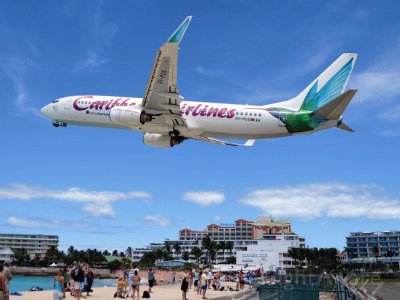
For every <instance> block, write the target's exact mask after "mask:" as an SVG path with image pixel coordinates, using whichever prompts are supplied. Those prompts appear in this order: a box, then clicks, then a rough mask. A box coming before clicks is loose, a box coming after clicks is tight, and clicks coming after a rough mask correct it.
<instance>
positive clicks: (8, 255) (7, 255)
mask: <svg viewBox="0 0 400 300" xmlns="http://www.w3.org/2000/svg"><path fill="white" fill-rule="evenodd" d="M13 257H14V252H13V251H12V250H11V249H10V248H9V247H6V248H0V262H5V261H7V260H9V261H12V260H13Z"/></svg>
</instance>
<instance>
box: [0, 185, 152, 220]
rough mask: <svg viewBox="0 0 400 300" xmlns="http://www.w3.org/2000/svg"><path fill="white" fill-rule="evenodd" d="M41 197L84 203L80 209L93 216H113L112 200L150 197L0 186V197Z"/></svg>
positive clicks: (20, 198)
mask: <svg viewBox="0 0 400 300" xmlns="http://www.w3.org/2000/svg"><path fill="white" fill-rule="evenodd" d="M43 198H49V199H56V200H61V201H71V202H82V203H86V205H84V206H83V208H82V210H83V211H85V212H87V213H89V214H90V215H92V216H95V217H100V216H105V217H114V216H115V211H114V209H113V207H112V206H111V203H112V202H115V201H121V200H129V199H141V200H145V201H148V200H149V199H150V198H151V194H149V193H147V192H143V191H132V192H127V193H123V192H109V191H88V190H85V189H80V188H76V187H72V188H69V189H66V190H53V189H48V188H43V187H38V186H29V185H24V184H10V185H8V186H5V187H0V199H19V200H24V201H28V200H34V199H43Z"/></svg>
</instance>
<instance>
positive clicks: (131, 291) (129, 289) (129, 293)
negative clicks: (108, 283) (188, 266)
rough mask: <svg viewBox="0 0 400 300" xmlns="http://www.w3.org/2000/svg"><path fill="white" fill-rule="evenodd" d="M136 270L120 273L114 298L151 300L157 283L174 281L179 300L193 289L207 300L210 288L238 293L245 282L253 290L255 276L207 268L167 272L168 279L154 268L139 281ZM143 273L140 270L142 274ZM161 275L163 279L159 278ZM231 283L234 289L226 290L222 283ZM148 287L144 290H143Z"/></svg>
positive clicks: (162, 272) (133, 268)
mask: <svg viewBox="0 0 400 300" xmlns="http://www.w3.org/2000/svg"><path fill="white" fill-rule="evenodd" d="M139 272H140V271H139V269H138V268H137V267H136V266H131V268H130V269H129V270H125V271H123V272H121V273H120V277H119V278H118V282H117V290H116V292H115V293H114V298H117V297H118V298H130V297H131V298H132V299H135V297H137V298H138V299H139V298H140V297H142V298H150V294H151V293H153V287H154V285H156V284H158V285H160V284H172V285H174V284H176V282H177V279H178V281H180V283H181V284H180V289H181V292H182V300H188V298H187V297H188V293H189V291H190V290H192V289H193V292H194V293H195V294H196V295H199V296H201V297H202V299H207V298H206V294H207V290H209V289H213V290H214V291H224V290H229V291H240V290H243V289H244V286H245V283H247V284H248V285H249V287H250V288H252V281H253V278H254V274H253V273H251V272H248V273H247V274H246V273H244V272H242V271H240V272H236V273H229V274H228V273H225V274H224V273H222V272H214V273H213V272H212V271H211V270H210V269H204V270H201V269H193V270H185V271H181V272H179V273H178V274H177V272H176V271H175V270H169V271H167V272H168V273H167V274H169V278H167V277H166V276H165V275H166V271H157V270H155V269H153V268H150V269H148V270H147V282H146V281H145V280H142V278H141V277H140V274H139ZM142 274H143V271H142ZM158 274H159V275H160V277H162V278H163V279H162V280H160V281H157V280H156V277H158ZM161 274H162V276H161ZM226 281H230V282H233V283H234V284H235V285H236V286H235V287H229V286H226V285H225V286H224V285H223V282H226ZM146 285H147V288H146V287H145V286H146ZM141 286H143V287H144V290H143V293H142V295H141V294H140V287H141Z"/></svg>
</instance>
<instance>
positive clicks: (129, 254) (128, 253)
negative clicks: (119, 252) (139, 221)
mask: <svg viewBox="0 0 400 300" xmlns="http://www.w3.org/2000/svg"><path fill="white" fill-rule="evenodd" d="M132 252H133V249H132V247H128V248H126V250H125V255H126V256H128V257H132Z"/></svg>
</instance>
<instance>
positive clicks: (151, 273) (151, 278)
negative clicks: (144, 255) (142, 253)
mask: <svg viewBox="0 0 400 300" xmlns="http://www.w3.org/2000/svg"><path fill="white" fill-rule="evenodd" d="M147 279H148V280H149V289H148V292H149V293H152V291H151V288H152V287H153V286H154V271H153V269H152V268H150V269H149V272H148V273H147Z"/></svg>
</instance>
